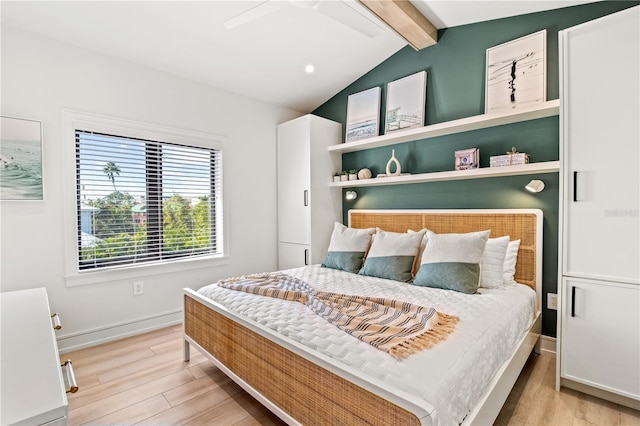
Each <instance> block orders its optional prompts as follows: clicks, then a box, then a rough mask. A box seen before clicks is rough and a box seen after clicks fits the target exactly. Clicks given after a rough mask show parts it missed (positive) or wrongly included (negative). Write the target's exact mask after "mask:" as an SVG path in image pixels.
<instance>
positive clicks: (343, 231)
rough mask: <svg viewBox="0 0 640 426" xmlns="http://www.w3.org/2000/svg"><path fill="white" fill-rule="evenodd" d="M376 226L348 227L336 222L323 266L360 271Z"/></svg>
mask: <svg viewBox="0 0 640 426" xmlns="http://www.w3.org/2000/svg"><path fill="white" fill-rule="evenodd" d="M374 232H375V228H366V229H355V228H348V227H346V226H344V225H343V224H341V223H339V222H336V223H335V225H334V226H333V232H332V233H331V241H330V242H329V249H328V250H327V256H326V257H325V259H324V262H322V266H324V267H326V268H332V269H340V270H343V271H347V272H354V273H356V272H358V271H359V270H360V268H361V267H362V259H363V258H364V255H365V254H366V253H367V250H368V249H369V245H370V244H371V235H372V234H373V233H374Z"/></svg>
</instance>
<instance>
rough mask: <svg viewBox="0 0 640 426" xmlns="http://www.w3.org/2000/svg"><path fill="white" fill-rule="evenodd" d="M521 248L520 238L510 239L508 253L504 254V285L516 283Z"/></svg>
mask: <svg viewBox="0 0 640 426" xmlns="http://www.w3.org/2000/svg"><path fill="white" fill-rule="evenodd" d="M519 248H520V240H515V241H509V245H508V246H507V253H506V254H505V256H504V264H503V266H502V281H503V283H504V285H511V284H515V283H516V280H515V278H514V275H515V274H516V262H517V261H518V249H519Z"/></svg>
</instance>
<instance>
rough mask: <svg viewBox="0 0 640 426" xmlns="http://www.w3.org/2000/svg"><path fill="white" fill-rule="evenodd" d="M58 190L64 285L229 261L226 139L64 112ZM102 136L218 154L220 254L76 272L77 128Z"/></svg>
mask: <svg viewBox="0 0 640 426" xmlns="http://www.w3.org/2000/svg"><path fill="white" fill-rule="evenodd" d="M62 115H63V117H62V122H63V135H62V138H63V139H62V140H63V143H62V147H63V157H64V158H63V165H64V171H63V179H64V181H63V188H64V228H63V229H64V247H65V277H64V278H65V284H66V286H67V287H74V286H80V285H88V284H98V283H104V282H110V281H121V280H127V279H136V278H141V277H146V276H149V275H157V274H163V273H167V272H179V271H186V270H193V269H200V268H209V267H211V266H217V265H226V264H228V263H229V238H228V228H229V223H228V220H227V203H226V197H227V195H226V194H227V187H226V186H227V185H226V181H227V179H226V172H225V170H226V167H225V163H227V164H228V158H227V156H228V150H227V149H226V145H227V142H226V138H225V137H224V136H220V135H213V134H208V133H201V132H195V131H190V130H182V129H176V128H170V127H163V126H159V125H155V124H147V123H141V122H136V121H130V120H125V119H120V118H113V117H106V116H102V115H97V114H89V113H84V112H79V111H72V110H64V111H63V114H62ZM77 129H80V130H84V131H91V132H97V133H106V134H112V135H118V136H125V137H131V138H139V139H149V140H160V141H166V142H171V143H175V144H182V145H187V146H195V147H202V148H209V149H216V150H218V151H219V152H220V153H221V154H222V165H221V167H222V199H221V200H218V203H219V204H218V205H221V206H222V211H221V214H219V215H218V223H217V224H216V226H217V227H218V228H217V229H222V232H221V233H220V234H219V235H218V238H220V239H221V241H219V244H220V245H221V247H222V254H211V255H205V256H197V257H193V258H189V257H186V258H178V259H171V260H170V261H164V262H149V263H140V264H133V265H126V266H121V267H118V268H112V269H109V268H104V269H103V268H99V269H93V270H83V271H80V270H79V267H78V258H79V251H78V241H77V238H78V237H77V232H78V231H77V226H78V224H77V218H78V211H77V202H76V197H77V194H76V147H75V141H76V130H77Z"/></svg>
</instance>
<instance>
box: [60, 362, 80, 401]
mask: <svg viewBox="0 0 640 426" xmlns="http://www.w3.org/2000/svg"><path fill="white" fill-rule="evenodd" d="M60 367H62V368H63V369H64V375H63V379H64V382H65V386H66V392H67V393H76V392H78V382H77V381H76V376H75V374H73V365H71V360H67V361H66V362H65V363H64V364H61V365H60Z"/></svg>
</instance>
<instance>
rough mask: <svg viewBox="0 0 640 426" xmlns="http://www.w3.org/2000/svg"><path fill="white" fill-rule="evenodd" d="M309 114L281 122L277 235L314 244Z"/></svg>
mask: <svg viewBox="0 0 640 426" xmlns="http://www.w3.org/2000/svg"><path fill="white" fill-rule="evenodd" d="M310 158H311V148H310V122H309V117H303V118H301V119H298V120H293V121H290V122H287V123H284V124H281V125H279V126H278V236H279V240H280V241H284V242H288V243H297V244H311V210H310V207H309V206H310V202H311V194H310V184H311V161H310Z"/></svg>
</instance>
